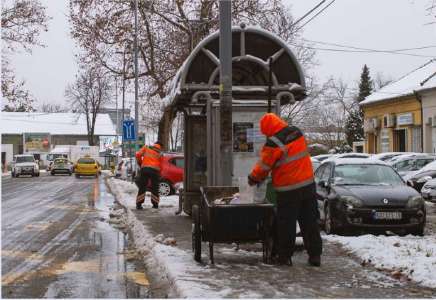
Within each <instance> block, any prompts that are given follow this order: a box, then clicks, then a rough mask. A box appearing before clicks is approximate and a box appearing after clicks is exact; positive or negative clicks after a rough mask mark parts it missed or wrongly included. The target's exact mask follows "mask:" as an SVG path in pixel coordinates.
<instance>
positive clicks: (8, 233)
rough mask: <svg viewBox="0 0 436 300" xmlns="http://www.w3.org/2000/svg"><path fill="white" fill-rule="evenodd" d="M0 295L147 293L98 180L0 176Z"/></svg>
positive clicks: (123, 295)
mask: <svg viewBox="0 0 436 300" xmlns="http://www.w3.org/2000/svg"><path fill="white" fill-rule="evenodd" d="M1 186H2V199H1V201H2V210H1V217H2V240H1V242H2V244H1V245H2V252H1V253H2V255H1V258H2V297H3V298H43V297H48V298H146V297H148V296H149V289H148V280H147V277H146V276H145V271H144V268H143V265H142V264H141V263H140V261H139V260H132V259H131V258H127V253H128V251H127V250H128V248H129V239H128V235H127V234H126V233H123V232H122V231H119V230H117V229H115V228H113V227H112V226H111V225H109V223H108V222H107V220H108V219H109V208H110V207H111V206H112V205H113V202H114V198H113V196H112V195H111V194H109V192H108V191H107V190H106V186H105V184H104V180H103V179H102V178H99V179H95V178H75V177H74V176H49V175H47V174H45V173H44V174H41V176H40V177H34V178H31V177H21V178H10V177H2V184H1Z"/></svg>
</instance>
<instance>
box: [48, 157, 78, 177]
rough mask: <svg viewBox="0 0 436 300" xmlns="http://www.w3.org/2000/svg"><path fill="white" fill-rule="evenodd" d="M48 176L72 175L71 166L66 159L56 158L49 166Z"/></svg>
mask: <svg viewBox="0 0 436 300" xmlns="http://www.w3.org/2000/svg"><path fill="white" fill-rule="evenodd" d="M50 169H51V171H50V174H51V175H52V176H54V175H56V174H68V175H70V176H71V175H72V174H73V164H72V163H71V162H70V161H69V160H68V159H66V158H56V159H55V160H54V161H53V164H52V165H51V168H50Z"/></svg>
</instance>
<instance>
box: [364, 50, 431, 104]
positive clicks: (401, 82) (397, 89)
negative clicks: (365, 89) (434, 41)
mask: <svg viewBox="0 0 436 300" xmlns="http://www.w3.org/2000/svg"><path fill="white" fill-rule="evenodd" d="M434 88H436V58H434V59H431V60H430V61H428V62H427V63H426V64H424V65H422V66H420V67H419V68H417V69H415V70H413V71H412V72H410V73H408V74H406V75H404V76H403V77H401V78H399V79H398V80H396V81H394V82H392V83H390V84H388V85H387V86H385V87H383V88H381V89H380V90H378V91H376V92H374V93H372V94H371V95H369V96H368V97H366V98H365V100H363V101H362V102H360V105H367V104H372V103H375V102H380V101H386V100H394V99H397V98H399V97H404V96H408V95H413V93H414V92H415V91H416V92H419V91H424V90H429V89H434Z"/></svg>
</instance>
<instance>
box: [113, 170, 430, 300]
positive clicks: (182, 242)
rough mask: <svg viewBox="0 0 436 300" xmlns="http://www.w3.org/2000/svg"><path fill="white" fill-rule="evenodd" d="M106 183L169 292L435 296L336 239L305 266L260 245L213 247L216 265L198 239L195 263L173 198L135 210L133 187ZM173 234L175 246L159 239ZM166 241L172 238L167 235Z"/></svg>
mask: <svg viewBox="0 0 436 300" xmlns="http://www.w3.org/2000/svg"><path fill="white" fill-rule="evenodd" d="M108 184H109V186H110V188H111V190H112V192H113V193H114V194H115V196H116V198H117V200H118V201H119V202H120V203H121V204H122V205H123V206H124V207H126V208H127V210H126V212H127V213H126V222H127V224H128V225H129V227H130V229H131V230H132V232H133V237H134V240H135V244H136V246H137V248H138V249H140V250H142V253H144V254H145V258H144V261H145V263H146V265H147V267H148V268H149V269H155V270H158V273H160V274H162V276H165V277H166V278H167V279H168V281H169V282H170V284H171V285H172V287H173V289H174V290H173V292H174V294H173V295H169V296H170V297H205V298H224V297H225V298H392V297H394V298H404V297H409V298H416V297H419V298H421V297H435V296H436V291H435V290H434V289H430V288H425V287H422V286H419V285H417V284H415V283H413V282H410V281H408V280H406V279H404V278H402V279H404V280H397V279H394V278H392V277H391V276H389V275H388V274H389V273H387V272H381V271H377V270H376V269H375V268H374V267H371V266H370V265H369V264H366V265H365V266H361V264H360V262H359V261H358V259H356V257H354V256H352V255H350V254H348V253H347V252H346V251H345V250H344V249H343V248H342V247H341V246H340V245H339V244H338V243H336V242H330V241H327V240H324V241H323V242H324V253H323V265H322V267H321V268H314V267H310V266H308V265H307V255H306V253H305V252H302V251H298V252H296V253H295V254H294V257H293V263H294V266H293V267H292V268H290V267H278V266H271V265H265V264H263V263H262V251H261V245H260V244H259V245H255V246H253V245H250V246H244V245H242V246H241V249H240V250H238V251H236V250H235V249H234V248H233V247H232V246H231V245H225V244H219V245H216V246H215V266H212V265H210V264H209V259H208V250H207V249H208V247H207V245H206V244H205V243H203V256H202V260H203V263H202V264H199V263H196V262H195V261H194V259H193V255H192V250H191V219H190V217H189V216H186V215H184V214H182V215H181V216H175V215H174V212H175V211H176V210H177V207H178V197H177V196H171V197H165V198H163V199H161V205H160V208H159V210H153V209H151V205H150V204H149V203H148V202H149V197H146V208H145V209H144V210H142V211H137V210H136V209H135V197H136V192H137V189H136V186H135V185H134V184H131V183H129V182H125V181H122V180H118V179H114V178H110V179H108ZM165 238H174V239H175V241H176V245H175V246H171V245H165V243H162V241H163V240H165ZM167 241H169V244H171V239H168V240H167Z"/></svg>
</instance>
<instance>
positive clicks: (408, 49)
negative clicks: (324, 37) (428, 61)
mask: <svg viewBox="0 0 436 300" xmlns="http://www.w3.org/2000/svg"><path fill="white" fill-rule="evenodd" d="M303 41H306V42H310V43H316V44H321V45H328V46H337V47H342V48H350V49H358V50H369V51H377V52H403V51H411V50H423V49H429V48H436V45H428V46H422V47H415V48H403V49H391V50H377V49H369V48H361V47H356V46H349V45H344V44H338V43H329V42H321V41H314V40H308V39H303Z"/></svg>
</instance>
